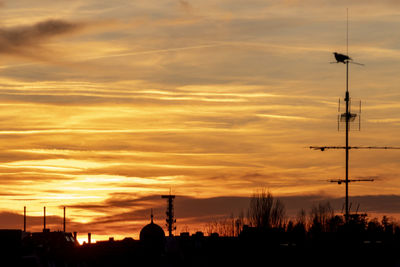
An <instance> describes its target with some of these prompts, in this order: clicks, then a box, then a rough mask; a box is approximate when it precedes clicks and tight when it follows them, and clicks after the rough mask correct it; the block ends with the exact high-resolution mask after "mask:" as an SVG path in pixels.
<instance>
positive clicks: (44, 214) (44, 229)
mask: <svg viewBox="0 0 400 267" xmlns="http://www.w3.org/2000/svg"><path fill="white" fill-rule="evenodd" d="M43 232H46V207H43Z"/></svg>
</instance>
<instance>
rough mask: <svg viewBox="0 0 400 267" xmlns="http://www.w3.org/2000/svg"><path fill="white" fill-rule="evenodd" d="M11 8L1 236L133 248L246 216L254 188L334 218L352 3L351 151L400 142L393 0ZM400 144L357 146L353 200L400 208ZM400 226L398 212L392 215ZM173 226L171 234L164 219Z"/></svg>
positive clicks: (2, 111)
mask: <svg viewBox="0 0 400 267" xmlns="http://www.w3.org/2000/svg"><path fill="white" fill-rule="evenodd" d="M350 2H351V4H349V1H342V0H339V1H338V0H336V1H328V0H324V1H321V0H302V1H300V0H282V1H277V0H220V1H211V0H201V1H200V0H158V1H155V0H147V1H140V0H129V1H128V0H114V1H106V0H57V1H55V0H35V1H31V0H0V18H1V20H0V122H1V124H0V125H1V127H0V148H1V150H0V158H1V161H0V227H1V228H22V217H21V216H22V211H23V207H24V206H27V210H28V215H29V218H28V230H29V231H40V230H41V229H42V224H41V223H42V218H41V215H42V213H43V206H46V207H47V214H48V215H49V216H50V218H49V223H50V225H49V227H50V228H51V229H52V230H57V229H62V225H61V218H62V207H63V206H67V214H68V226H67V230H69V231H78V232H79V233H81V234H82V235H86V233H87V232H89V231H90V232H92V233H93V235H94V237H95V239H103V238H107V237H108V236H114V237H116V238H122V237H124V236H132V237H134V238H138V233H139V231H140V229H141V228H142V227H143V226H144V225H145V224H147V223H148V222H149V218H150V209H151V208H153V209H154V212H155V222H156V223H158V224H160V225H162V226H164V220H165V208H166V203H165V200H164V199H161V198H160V195H162V194H168V193H169V192H170V190H171V192H172V194H175V195H177V198H176V217H177V228H178V229H177V234H178V233H179V232H181V231H186V230H189V231H192V232H193V231H197V230H203V228H202V227H204V225H205V224H206V223H207V222H209V221H212V220H215V219H219V218H224V217H226V216H229V215H230V214H231V213H233V214H234V215H237V214H238V213H239V212H240V211H241V210H245V209H246V208H247V205H248V198H249V197H250V196H251V195H252V194H253V193H254V192H255V191H256V190H259V189H260V188H266V189H268V190H269V191H270V192H271V193H272V194H273V195H274V196H277V197H281V198H282V199H283V200H284V202H285V204H286V208H287V211H288V216H289V217H290V216H295V215H296V212H297V211H298V210H299V209H300V208H301V207H304V208H305V209H309V207H310V206H311V205H312V204H313V203H318V202H319V201H326V200H330V201H332V203H333V204H334V206H335V208H336V211H337V212H339V213H340V209H341V205H342V203H343V196H344V185H341V186H339V185H337V184H332V183H329V182H328V180H329V179H343V178H344V151H326V152H319V151H312V150H310V149H308V148H307V147H309V146H310V145H344V132H343V131H341V132H338V131H337V115H338V111H337V108H338V107H337V106H338V99H339V97H341V98H343V96H344V90H345V66H344V65H343V64H329V62H331V61H334V58H333V54H332V53H333V52H335V51H336V52H340V53H346V8H348V9H349V55H350V56H351V57H353V58H354V59H355V61H357V62H362V63H364V64H365V67H361V66H358V65H351V67H350V94H351V96H352V97H353V98H354V99H356V100H357V99H358V100H360V99H361V101H362V106H363V110H362V117H361V132H356V131H354V132H351V139H350V144H351V145H365V146H400V137H399V133H400V75H399V72H400V31H399V29H400V3H399V2H398V1H395V0H372V1H361V0H355V1H350ZM399 170H400V150H390V151H388V150H385V151H377V150H375V151H368V150H363V151H351V153H350V178H353V179H358V178H374V179H375V182H373V183H371V182H367V183H358V184H351V185H350V194H351V196H354V197H355V196H357V197H356V198H352V199H350V201H352V202H353V207H354V206H356V205H358V204H360V210H361V211H364V212H367V213H369V214H387V215H391V216H398V214H400V193H399V191H400V174H399ZM398 217H399V218H400V216H398ZM164 229H165V227H164Z"/></svg>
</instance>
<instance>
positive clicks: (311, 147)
mask: <svg viewBox="0 0 400 267" xmlns="http://www.w3.org/2000/svg"><path fill="white" fill-rule="evenodd" d="M310 149H313V150H321V151H324V150H325V149H346V147H345V146H310ZM348 149H400V147H396V146H349V147H348Z"/></svg>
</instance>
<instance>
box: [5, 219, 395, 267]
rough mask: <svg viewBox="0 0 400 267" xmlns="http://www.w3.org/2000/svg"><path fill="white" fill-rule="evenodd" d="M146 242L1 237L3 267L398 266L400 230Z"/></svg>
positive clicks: (14, 233) (153, 230) (325, 227)
mask: <svg viewBox="0 0 400 267" xmlns="http://www.w3.org/2000/svg"><path fill="white" fill-rule="evenodd" d="M140 238H141V240H133V239H132V238H125V239H124V240H120V241H116V240H113V239H110V240H109V241H102V242H97V243H93V244H84V245H79V244H78V243H77V242H76V241H75V239H74V236H73V235H72V234H71V233H64V232H49V231H45V232H40V233H25V232H23V231H21V230H0V240H1V262H0V266H28V267H30V266H35V267H36V266H40V267H41V266H46V267H47V266H51V267H53V266H54V267H58V266H62V267H66V266H68V267H78V266H79V267H92V266H398V265H399V264H400V253H399V252H400V230H399V229H398V227H394V225H393V224H389V223H385V221H382V223H380V222H377V221H369V222H368V221H366V220H365V219H363V218H356V219H353V220H350V222H349V223H348V224H344V223H343V221H342V219H341V218H340V217H339V216H335V217H333V218H330V220H329V221H324V222H318V221H315V222H314V223H313V224H312V225H311V226H310V227H308V228H306V227H305V225H303V224H302V223H296V224H291V223H289V224H286V225H285V226H284V227H283V226H282V227H270V228H260V227H248V226H244V227H243V228H242V231H241V232H240V234H239V235H238V236H237V237H221V236H219V235H218V234H211V235H210V236H204V234H203V233H201V232H198V233H196V234H193V235H189V234H188V233H182V234H181V235H180V236H174V237H165V235H164V233H163V232H161V231H159V228H158V226H156V225H155V224H153V222H151V223H150V224H149V225H147V226H145V227H144V228H143V230H142V232H141V236H140Z"/></svg>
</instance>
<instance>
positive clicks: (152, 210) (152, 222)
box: [151, 209, 154, 223]
mask: <svg viewBox="0 0 400 267" xmlns="http://www.w3.org/2000/svg"><path fill="white" fill-rule="evenodd" d="M153 217H154V216H153V209H151V223H153Z"/></svg>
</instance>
